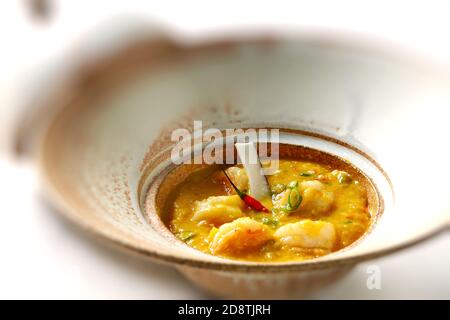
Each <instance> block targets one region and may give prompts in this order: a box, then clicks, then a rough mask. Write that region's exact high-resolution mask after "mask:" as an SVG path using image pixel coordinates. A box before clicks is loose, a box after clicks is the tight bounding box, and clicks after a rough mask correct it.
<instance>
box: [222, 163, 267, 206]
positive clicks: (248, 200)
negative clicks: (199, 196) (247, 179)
mask: <svg viewBox="0 0 450 320" xmlns="http://www.w3.org/2000/svg"><path fill="white" fill-rule="evenodd" d="M222 171H223V173H224V174H225V177H227V180H228V181H229V182H230V184H231V185H232V186H233V189H234V190H235V191H236V193H237V194H238V195H239V197H240V198H241V199H242V201H244V202H245V204H246V205H247V206H249V207H250V208H252V209H253V210H256V211H263V212H269V209H267V208H266V207H264V205H263V204H262V203H261V202H259V201H258V200H256V199H255V198H253V197H251V196H249V195H248V194H246V193H245V192H242V191H241V190H239V189H238V188H237V187H236V186H235V185H234V183H233V181H231V179H230V177H229V176H228V174H227V173H226V172H225V170H224V169H223V168H222Z"/></svg>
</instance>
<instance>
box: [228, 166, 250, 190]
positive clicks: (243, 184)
mask: <svg viewBox="0 0 450 320" xmlns="http://www.w3.org/2000/svg"><path fill="white" fill-rule="evenodd" d="M225 171H226V172H227V174H228V176H229V177H230V179H231V181H233V183H234V184H235V186H236V187H237V188H238V189H239V190H241V191H246V190H248V188H249V184H248V176H247V173H246V172H245V170H244V169H242V168H239V167H230V168H228V169H227V170H225Z"/></svg>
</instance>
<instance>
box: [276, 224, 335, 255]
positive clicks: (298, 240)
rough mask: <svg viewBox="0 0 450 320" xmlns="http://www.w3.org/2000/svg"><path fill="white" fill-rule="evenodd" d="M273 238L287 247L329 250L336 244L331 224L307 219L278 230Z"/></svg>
mask: <svg viewBox="0 0 450 320" xmlns="http://www.w3.org/2000/svg"><path fill="white" fill-rule="evenodd" d="M274 237H275V239H277V241H279V242H281V243H282V244H283V245H285V246H289V247H300V248H318V249H326V250H331V249H332V248H333V246H334V244H335V242H336V231H335V229H334V226H333V224H332V223H329V222H325V221H312V220H309V219H307V220H302V221H299V222H294V223H288V224H286V225H284V226H282V227H280V228H278V230H277V231H275V233H274Z"/></svg>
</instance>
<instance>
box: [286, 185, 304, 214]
mask: <svg viewBox="0 0 450 320" xmlns="http://www.w3.org/2000/svg"><path fill="white" fill-rule="evenodd" d="M302 200H303V198H302V196H301V195H300V192H299V191H298V189H297V188H294V189H292V190H291V192H290V193H289V198H288V205H289V206H290V207H291V210H296V209H297V208H298V207H299V206H300V203H301V202H302Z"/></svg>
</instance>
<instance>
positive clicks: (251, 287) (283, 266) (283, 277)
mask: <svg viewBox="0 0 450 320" xmlns="http://www.w3.org/2000/svg"><path fill="white" fill-rule="evenodd" d="M449 79H450V78H449V76H448V74H447V73H444V72H442V71H440V70H439V69H438V68H435V67H432V66H430V65H427V64H425V63H422V62H418V61H416V60H414V59H410V58H405V57H404V56H401V55H397V54H393V53H388V52H386V51H385V50H380V49H379V48H375V47H373V46H371V45H361V44H353V43H352V42H349V41H344V40H336V39H333V40H331V39H327V38H324V37H308V38H299V39H267V38H264V37H261V38H258V39H250V40H236V41H217V42H211V43H207V44H202V45H197V46H194V47H182V46H179V45H177V44H176V43H173V42H172V41H170V40H164V41H154V40H152V41H149V42H146V41H140V42H139V43H137V44H135V45H133V46H130V47H129V48H127V50H124V51H123V52H121V53H120V54H117V55H115V56H113V57H111V58H110V59H108V60H105V61H103V62H102V63H101V64H98V65H95V66H89V68H85V69H83V70H80V73H79V75H78V77H77V78H76V81H74V83H73V85H71V86H69V87H68V88H67V87H66V88H64V90H60V94H59V95H58V96H55V97H54V98H53V99H52V101H51V102H50V103H46V106H45V108H46V109H45V110H47V112H46V115H49V116H47V117H45V119H44V117H41V118H40V119H41V120H40V121H41V123H45V125H43V126H42V131H41V135H40V138H39V139H38V143H37V144H36V146H37V148H35V151H36V153H35V154H36V157H37V159H38V163H39V166H40V169H41V172H42V174H43V180H44V182H45V185H46V187H47V188H46V190H48V195H49V197H50V199H51V200H52V201H53V202H54V203H55V204H56V205H57V206H58V207H59V208H60V211H61V212H62V213H64V214H66V215H67V216H68V217H69V218H70V219H72V220H73V221H74V222H76V223H78V224H80V225H81V226H83V227H85V228H87V229H89V230H91V231H93V232H95V233H96V234H98V235H100V236H101V237H103V238H106V239H108V240H110V241H112V242H114V243H116V244H118V245H119V246H121V247H123V248H125V249H127V250H129V251H133V252H135V253H138V254H141V255H145V256H147V257H149V258H152V259H155V260H157V261H160V262H164V263H167V264H169V265H172V266H175V267H177V268H179V269H180V270H181V271H182V272H183V273H184V274H185V275H186V276H187V277H188V278H189V279H190V280H192V281H193V282H195V283H196V284H197V285H199V286H201V287H203V288H205V289H207V290H209V291H212V292H214V293H215V294H218V295H220V296H227V297H230V296H231V297H239V298H243V297H246V298H248V297H251V298H257V297H266V298H267V297H270V298H275V297H298V296H299V295H301V294H304V293H305V292H308V291H310V290H312V289H313V288H316V287H320V286H322V285H324V284H326V283H329V282H330V281H332V280H334V279H336V278H337V277H338V276H339V275H341V274H343V273H345V272H346V271H348V270H350V268H351V267H352V266H353V265H354V264H355V263H357V262H358V261H362V260H365V259H370V258H374V257H378V256H381V255H384V254H387V253H390V252H394V251H396V250H398V249H401V248H404V247H407V246H409V245H412V244H414V243H416V242H418V241H420V240H423V239H426V238H427V237H430V236H431V235H433V234H436V233H437V232H439V231H441V230H444V229H446V228H447V229H448V227H449V224H450V218H449V213H450V210H449V209H450V198H449V196H448V188H447V184H448V181H450V171H449V170H448V168H447V165H448V163H450V153H449V151H448V150H447V142H446V140H447V138H448V137H449V136H450V126H449V125H448V120H449V115H450V113H449V111H448V110H449V106H450V90H449V89H450V81H449ZM39 110H43V109H42V108H41V109H39ZM193 120H203V123H204V127H205V128H207V127H218V128H236V127H242V128H247V127H253V128H255V127H256V128H258V127H273V128H281V129H283V130H282V134H281V142H284V143H288V144H298V145H305V146H310V147H313V148H316V149H319V150H323V151H327V152H329V153H332V154H335V155H339V156H341V157H344V158H346V159H348V160H350V161H351V162H352V163H354V164H355V165H356V166H357V167H359V168H360V169H361V170H363V171H364V172H365V173H366V174H367V175H368V176H369V177H370V178H371V179H372V180H373V181H374V182H375V184H376V185H377V188H378V190H379V192H380V194H381V196H382V199H383V204H384V212H383V214H382V215H381V216H380V217H379V219H377V221H376V224H375V225H374V227H373V228H372V229H371V231H370V232H369V234H367V235H366V236H365V237H364V238H363V239H362V240H361V241H358V242H357V244H356V245H353V246H351V247H350V248H348V249H346V250H342V251H339V252H336V253H333V254H330V255H327V256H324V257H321V258H319V259H315V260H310V261H305V262H288V263H276V264H267V263H253V262H244V261H234V260H227V259H223V258H219V257H215V256H212V255H207V254H204V253H202V252H199V251H196V250H194V249H192V248H189V247H187V246H186V245H185V244H183V243H181V242H179V241H176V239H175V238H174V237H173V236H171V235H170V233H168V232H164V231H163V230H162V229H163V227H161V224H160V223H159V224H158V216H157V215H156V213H155V212H149V213H148V215H149V216H146V214H145V213H144V212H143V210H142V207H143V201H144V197H143V195H144V194H145V193H146V188H147V187H148V185H149V184H151V183H152V181H153V180H154V179H158V177H159V178H161V175H163V174H164V172H165V169H166V168H167V166H168V165H169V163H170V161H169V154H170V150H171V147H172V146H173V142H171V141H170V134H171V131H172V130H173V129H174V128H178V127H187V128H190V129H191V128H192V121H193ZM23 144H24V139H23V136H22V140H20V139H19V146H21V145H23ZM149 221H150V222H149Z"/></svg>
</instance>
